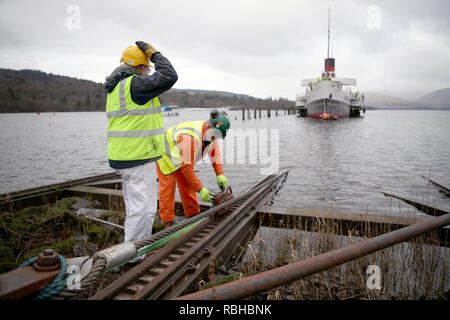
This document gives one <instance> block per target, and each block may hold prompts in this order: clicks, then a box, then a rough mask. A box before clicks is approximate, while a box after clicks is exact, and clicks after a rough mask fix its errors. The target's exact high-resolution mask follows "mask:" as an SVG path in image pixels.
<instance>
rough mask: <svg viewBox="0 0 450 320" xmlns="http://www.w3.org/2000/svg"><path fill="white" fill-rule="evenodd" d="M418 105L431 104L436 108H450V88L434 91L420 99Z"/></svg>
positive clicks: (417, 101)
mask: <svg viewBox="0 0 450 320" xmlns="http://www.w3.org/2000/svg"><path fill="white" fill-rule="evenodd" d="M415 102H416V103H424V104H429V105H432V106H435V107H440V108H448V107H449V106H450V88H444V89H440V90H436V91H433V92H431V93H429V94H427V95H425V96H423V97H422V98H420V99H417V100H416V101H415Z"/></svg>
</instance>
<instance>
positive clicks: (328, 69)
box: [322, 4, 335, 79]
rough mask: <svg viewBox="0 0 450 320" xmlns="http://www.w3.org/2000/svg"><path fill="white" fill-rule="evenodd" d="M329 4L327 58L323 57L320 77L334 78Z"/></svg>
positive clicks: (329, 9) (329, 8)
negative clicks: (323, 66)
mask: <svg viewBox="0 0 450 320" xmlns="http://www.w3.org/2000/svg"><path fill="white" fill-rule="evenodd" d="M330 13H331V4H330V6H329V7H328V50H327V58H326V59H325V72H323V74H322V77H326V78H327V79H328V78H334V77H335V73H334V58H330V16H331V14H330Z"/></svg>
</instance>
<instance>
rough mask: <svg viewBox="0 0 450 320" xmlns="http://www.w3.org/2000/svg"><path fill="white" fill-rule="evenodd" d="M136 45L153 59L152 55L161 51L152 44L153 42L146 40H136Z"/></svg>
mask: <svg viewBox="0 0 450 320" xmlns="http://www.w3.org/2000/svg"><path fill="white" fill-rule="evenodd" d="M136 45H137V46H138V47H139V49H141V50H142V51H143V52H144V53H145V55H146V56H147V57H148V58H149V59H150V60H151V59H152V56H153V55H154V54H155V53H158V52H159V51H158V50H156V49H155V48H153V47H152V46H151V44H149V43H146V42H144V41H136Z"/></svg>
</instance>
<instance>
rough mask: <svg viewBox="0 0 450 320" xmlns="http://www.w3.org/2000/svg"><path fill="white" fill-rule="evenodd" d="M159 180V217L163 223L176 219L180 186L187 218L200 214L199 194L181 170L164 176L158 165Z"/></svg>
mask: <svg viewBox="0 0 450 320" xmlns="http://www.w3.org/2000/svg"><path fill="white" fill-rule="evenodd" d="M156 168H157V172H158V180H159V215H160V217H161V219H162V221H163V222H165V223H167V222H171V221H173V220H174V219H175V211H174V210H175V186H176V185H177V186H178V191H179V192H180V198H181V202H182V204H183V209H184V214H185V215H186V217H188V218H189V217H192V216H194V215H196V214H198V213H200V207H199V205H198V199H197V192H196V191H195V190H194V189H193V188H192V187H191V185H190V184H189V182H188V181H187V180H186V178H185V177H184V175H183V173H182V171H181V170H177V171H175V172H173V173H171V174H168V175H166V176H165V175H163V174H162V172H161V171H160V170H159V166H158V165H156Z"/></svg>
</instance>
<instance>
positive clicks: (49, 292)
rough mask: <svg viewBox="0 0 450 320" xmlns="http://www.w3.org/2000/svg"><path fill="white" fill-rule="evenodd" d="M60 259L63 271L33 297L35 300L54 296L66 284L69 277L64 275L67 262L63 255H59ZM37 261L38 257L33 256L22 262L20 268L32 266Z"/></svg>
mask: <svg viewBox="0 0 450 320" xmlns="http://www.w3.org/2000/svg"><path fill="white" fill-rule="evenodd" d="M58 259H59V262H60V263H61V271H60V272H59V273H58V275H57V276H56V278H55V280H53V282H52V283H51V284H49V285H48V286H47V287H45V288H44V289H42V290H41V291H39V292H38V293H37V295H36V296H35V297H34V298H33V299H34V300H43V299H47V298H49V297H52V296H54V295H56V294H57V293H59V292H60V291H61V290H62V289H63V288H64V287H65V286H66V283H67V278H64V276H65V274H66V271H67V262H66V259H65V258H64V257H63V256H62V255H58ZM35 262H37V257H34V258H31V259H29V260H27V261H26V262H24V263H22V264H21V265H20V266H19V268H23V267H26V266H30V265H32V264H33V263H35Z"/></svg>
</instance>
